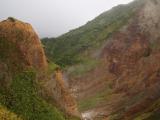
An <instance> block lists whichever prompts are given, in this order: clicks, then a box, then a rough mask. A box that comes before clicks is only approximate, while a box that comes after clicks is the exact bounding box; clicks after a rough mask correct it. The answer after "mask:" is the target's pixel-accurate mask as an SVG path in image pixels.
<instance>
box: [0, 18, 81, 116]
mask: <svg viewBox="0 0 160 120" xmlns="http://www.w3.org/2000/svg"><path fill="white" fill-rule="evenodd" d="M28 69H34V70H35V71H36V79H35V81H33V82H36V83H37V84H38V85H39V86H37V89H38V93H39V95H40V96H41V97H43V98H44V99H46V101H47V102H50V103H51V104H53V105H54V106H55V104H59V106H60V107H61V108H62V109H63V110H64V112H65V113H67V114H69V115H70V116H80V115H79V113H78V110H77V106H76V102H75V101H74V98H73V97H72V96H71V95H70V93H69V90H68V89H67V88H66V87H65V84H64V82H63V79H62V77H61V76H62V74H61V73H60V72H59V71H57V72H56V74H55V78H53V77H52V78H51V77H50V76H51V74H53V73H51V74H50V73H48V71H49V70H48V69H49V68H48V63H47V60H46V56H45V54H44V50H43V47H42V44H41V41H40V40H39V38H38V35H37V34H36V32H35V31H34V30H33V28H32V26H31V25H30V24H28V23H24V22H21V21H19V20H16V19H14V18H8V19H7V20H4V21H2V22H0V86H1V88H4V87H5V90H8V89H7V88H10V84H11V83H12V81H13V76H14V77H15V76H16V75H17V74H19V73H21V72H23V71H26V70H28ZM52 72H53V71H52ZM52 83H53V84H52ZM48 97H50V98H51V99H50V101H49V100H48V99H47V98H48ZM55 101H56V102H55ZM56 106H58V105H56Z"/></svg>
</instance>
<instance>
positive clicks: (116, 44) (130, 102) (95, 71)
mask: <svg viewBox="0 0 160 120" xmlns="http://www.w3.org/2000/svg"><path fill="white" fill-rule="evenodd" d="M123 10H124V11H125V12H124V11H123ZM159 10H160V2H159V1H158V0H136V1H134V2H132V3H130V4H129V5H123V6H122V5H121V6H118V7H115V8H113V9H112V10H110V11H108V12H106V13H103V14H102V15H100V16H99V17H97V18H96V19H94V20H93V21H90V22H89V23H87V24H86V25H84V26H82V27H80V28H78V29H75V30H73V31H70V32H69V33H66V34H64V35H62V36H60V37H58V38H54V40H52V39H45V40H44V41H43V43H44V45H45V47H46V53H47V55H48V56H49V57H50V59H53V60H55V61H56V63H58V64H59V65H62V66H67V67H66V72H67V75H68V77H69V80H68V82H69V85H70V88H71V90H72V91H73V92H74V94H75V96H76V97H77V101H78V104H79V110H80V111H81V112H82V113H83V117H85V118H88V119H94V120H159V118H160V102H159V100H160V94H159V90H160V83H159V79H160V78H159V70H160V64H159V60H160V51H159V50H160V47H159V44H160V42H159V38H160V24H159V21H160V15H159V13H158V11H159ZM109 19H110V20H109ZM100 23H101V24H100ZM107 23H109V24H107ZM96 25H97V26H96ZM106 26H107V27H106ZM95 27H96V28H97V27H99V28H100V29H98V31H97V32H95V31H94V30H95ZM96 30H97V29H96ZM108 35H109V36H108ZM80 48H81V49H80ZM53 50H54V51H56V52H54V51H53ZM54 54H55V56H54ZM62 58H64V59H63V60H65V61H62ZM66 61H67V62H66Z"/></svg>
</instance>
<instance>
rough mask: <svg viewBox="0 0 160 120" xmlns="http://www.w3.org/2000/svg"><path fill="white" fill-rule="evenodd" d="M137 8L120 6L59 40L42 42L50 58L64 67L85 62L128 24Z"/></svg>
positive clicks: (131, 5)
mask: <svg viewBox="0 0 160 120" xmlns="http://www.w3.org/2000/svg"><path fill="white" fill-rule="evenodd" d="M135 6H136V5H135V4H129V5H119V6H117V7H114V8H113V9H111V10H110V11H107V12H104V13H103V14H101V15H100V16H98V17H96V18H95V19H94V20H92V21H89V22H88V23H87V24H86V25H84V26H82V27H80V28H77V29H75V30H71V31H70V32H68V33H66V34H64V35H62V36H60V37H58V38H50V39H49V38H44V39H43V40H42V42H43V44H44V46H45V49H46V53H47V55H48V57H49V58H50V59H51V60H53V61H54V62H55V63H56V64H58V65H60V66H63V67H65V66H67V65H73V64H77V63H81V62H85V59H84V58H86V57H88V58H89V55H90V53H93V51H95V50H96V49H97V48H99V47H101V46H102V44H104V43H105V41H106V40H107V38H109V37H110V36H111V35H112V34H113V33H114V32H116V31H118V30H119V28H120V27H122V26H123V25H124V24H126V23H127V22H128V19H129V18H130V17H131V16H132V15H133V14H134V10H135Z"/></svg>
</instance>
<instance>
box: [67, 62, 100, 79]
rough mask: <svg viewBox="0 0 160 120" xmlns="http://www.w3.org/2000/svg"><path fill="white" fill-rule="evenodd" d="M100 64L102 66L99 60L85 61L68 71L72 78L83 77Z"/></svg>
mask: <svg viewBox="0 0 160 120" xmlns="http://www.w3.org/2000/svg"><path fill="white" fill-rule="evenodd" d="M98 64H100V62H99V61H98V60H93V59H85V61H83V62H82V63H79V64H77V65H75V66H71V67H69V68H68V69H67V71H68V73H69V74H70V75H71V76H81V75H83V74H85V73H86V72H89V71H91V70H92V69H94V68H95V67H96V66H97V65H98Z"/></svg>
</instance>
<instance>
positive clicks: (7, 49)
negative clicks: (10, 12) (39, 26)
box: [0, 18, 47, 70]
mask: <svg viewBox="0 0 160 120" xmlns="http://www.w3.org/2000/svg"><path fill="white" fill-rule="evenodd" d="M0 38H1V47H0V51H1V58H2V60H4V61H5V62H8V63H9V64H13V67H14V66H18V65H16V64H19V67H21V66H22V67H23V66H25V67H26V66H29V67H30V66H33V67H34V68H36V69H37V70H41V69H42V70H43V69H46V68H47V62H46V57H45V54H44V51H43V48H42V45H41V42H40V40H39V38H38V36H37V34H36V33H35V31H34V30H33V28H32V26H31V25H30V24H28V23H23V22H21V21H18V20H16V19H14V18H9V19H7V20H4V21H2V22H1V23H0ZM10 58H11V59H12V60H10Z"/></svg>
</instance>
